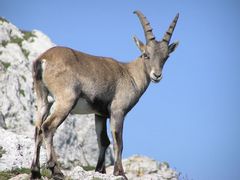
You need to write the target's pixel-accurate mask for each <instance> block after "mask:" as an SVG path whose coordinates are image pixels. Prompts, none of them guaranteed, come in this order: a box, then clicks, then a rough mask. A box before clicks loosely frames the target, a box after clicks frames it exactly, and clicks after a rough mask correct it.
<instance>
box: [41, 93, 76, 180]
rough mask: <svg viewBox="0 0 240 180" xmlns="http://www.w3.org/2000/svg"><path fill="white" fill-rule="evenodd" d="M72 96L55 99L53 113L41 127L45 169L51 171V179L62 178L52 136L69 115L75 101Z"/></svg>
mask: <svg viewBox="0 0 240 180" xmlns="http://www.w3.org/2000/svg"><path fill="white" fill-rule="evenodd" d="M73 94H74V93H72V94H63V95H64V98H63V97H61V98H60V99H61V100H59V99H56V101H55V102H54V110H53V112H52V113H51V114H50V115H49V116H48V117H47V119H46V120H45V121H44V122H43V124H42V126H41V130H42V133H43V139H44V142H45V145H46V149H47V167H48V169H50V170H51V172H52V176H53V179H63V178H64V175H63V173H62V172H61V170H60V167H59V164H58V163H57V157H56V154H55V151H54V147H53V136H54V133H55V131H56V129H57V128H58V127H59V126H60V125H61V123H62V122H63V121H64V120H65V119H66V117H67V115H68V114H69V113H70V111H71V110H72V108H73V107H74V105H75V102H76V101H77V98H76V96H73ZM62 100H64V101H62Z"/></svg>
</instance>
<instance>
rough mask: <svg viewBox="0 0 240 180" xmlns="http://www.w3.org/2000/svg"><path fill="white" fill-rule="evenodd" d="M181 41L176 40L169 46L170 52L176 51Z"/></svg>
mask: <svg viewBox="0 0 240 180" xmlns="http://www.w3.org/2000/svg"><path fill="white" fill-rule="evenodd" d="M178 44H179V42H178V41H177V42H174V43H172V44H170V45H169V46H168V54H170V53H172V52H173V51H175V49H176V48H177V47H178Z"/></svg>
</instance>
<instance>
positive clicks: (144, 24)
mask: <svg viewBox="0 0 240 180" xmlns="http://www.w3.org/2000/svg"><path fill="white" fill-rule="evenodd" d="M133 13H134V14H137V16H138V18H139V19H140V22H141V24H142V27H143V29H144V34H145V38H146V42H147V44H148V43H149V42H150V41H151V40H154V39H155V37H154V35H153V33H152V28H151V26H150V23H149V22H148V20H147V18H146V17H145V16H144V15H143V14H142V13H141V12H140V11H134V12H133Z"/></svg>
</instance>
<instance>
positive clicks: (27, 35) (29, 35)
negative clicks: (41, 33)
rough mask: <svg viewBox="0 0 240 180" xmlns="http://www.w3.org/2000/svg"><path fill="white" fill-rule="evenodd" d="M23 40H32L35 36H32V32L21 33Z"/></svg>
mask: <svg viewBox="0 0 240 180" xmlns="http://www.w3.org/2000/svg"><path fill="white" fill-rule="evenodd" d="M23 34H24V36H23V38H24V39H25V40H26V41H28V40H29V39H30V38H34V37H37V36H36V35H35V34H33V33H32V32H30V31H23Z"/></svg>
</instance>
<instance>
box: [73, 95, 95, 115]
mask: <svg viewBox="0 0 240 180" xmlns="http://www.w3.org/2000/svg"><path fill="white" fill-rule="evenodd" d="M71 114H98V113H97V112H96V110H94V109H93V108H92V106H91V105H90V104H89V103H88V102H87V101H86V100H85V99H84V98H79V99H78V101H77V103H76V105H75V107H74V108H73V109H72V111H71Z"/></svg>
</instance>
